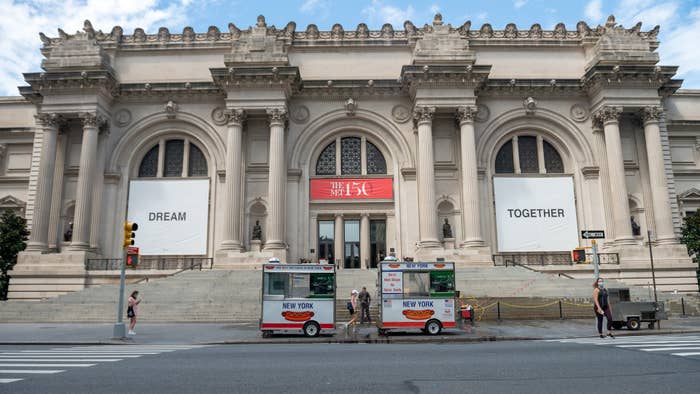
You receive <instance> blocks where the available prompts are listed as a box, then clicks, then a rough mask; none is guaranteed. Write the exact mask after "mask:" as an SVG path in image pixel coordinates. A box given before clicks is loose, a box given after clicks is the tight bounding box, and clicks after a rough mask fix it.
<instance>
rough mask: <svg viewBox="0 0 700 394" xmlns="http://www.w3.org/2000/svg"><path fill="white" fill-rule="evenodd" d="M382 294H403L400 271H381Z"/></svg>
mask: <svg viewBox="0 0 700 394" xmlns="http://www.w3.org/2000/svg"><path fill="white" fill-rule="evenodd" d="M382 294H403V273H402V272H397V271H388V272H387V271H384V272H382Z"/></svg>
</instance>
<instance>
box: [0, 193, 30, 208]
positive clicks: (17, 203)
mask: <svg viewBox="0 0 700 394" xmlns="http://www.w3.org/2000/svg"><path fill="white" fill-rule="evenodd" d="M26 204H27V203H25V202H24V201H22V200H20V199H19V198H16V197H13V196H5V197H3V198H0V209H2V208H24V207H25V205H26Z"/></svg>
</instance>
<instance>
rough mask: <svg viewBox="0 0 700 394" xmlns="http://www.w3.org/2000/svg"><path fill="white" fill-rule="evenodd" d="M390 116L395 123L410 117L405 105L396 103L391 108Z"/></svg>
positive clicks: (405, 120) (404, 121) (409, 111)
mask: <svg viewBox="0 0 700 394" xmlns="http://www.w3.org/2000/svg"><path fill="white" fill-rule="evenodd" d="M391 117H392V118H394V120H395V121H396V122H397V123H406V122H408V120H409V119H411V110H410V109H409V108H408V107H406V106H405V105H396V106H394V108H392V109H391Z"/></svg>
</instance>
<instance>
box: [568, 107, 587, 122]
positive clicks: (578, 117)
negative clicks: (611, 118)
mask: <svg viewBox="0 0 700 394" xmlns="http://www.w3.org/2000/svg"><path fill="white" fill-rule="evenodd" d="M569 114H570V115H571V119H573V120H575V121H577V122H583V121H585V120H586V119H588V109H586V107H584V106H583V105H581V104H574V105H572V106H571V109H570V110H569Z"/></svg>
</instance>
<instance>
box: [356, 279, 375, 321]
mask: <svg viewBox="0 0 700 394" xmlns="http://www.w3.org/2000/svg"><path fill="white" fill-rule="evenodd" d="M358 299H359V300H360V308H361V309H360V324H361V323H364V322H365V316H366V317H367V323H369V324H372V318H371V317H370V316H369V303H370V301H372V297H371V296H370V295H369V292H368V291H367V288H366V287H363V288H362V291H361V292H360V295H359V296H358Z"/></svg>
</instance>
